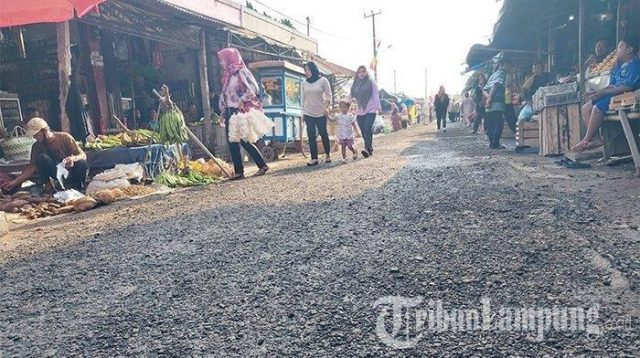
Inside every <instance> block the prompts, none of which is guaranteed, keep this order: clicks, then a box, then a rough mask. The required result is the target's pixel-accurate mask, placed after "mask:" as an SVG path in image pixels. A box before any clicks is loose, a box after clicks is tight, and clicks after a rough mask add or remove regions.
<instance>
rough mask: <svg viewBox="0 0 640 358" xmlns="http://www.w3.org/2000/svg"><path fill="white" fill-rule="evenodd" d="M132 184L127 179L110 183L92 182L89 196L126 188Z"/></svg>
mask: <svg viewBox="0 0 640 358" xmlns="http://www.w3.org/2000/svg"><path fill="white" fill-rule="evenodd" d="M128 186H131V183H129V181H128V180H127V179H126V178H120V179H114V180H110V181H101V180H95V179H94V180H92V181H91V183H89V185H88V186H87V194H92V193H95V192H97V191H100V190H103V189H113V188H126V187H128Z"/></svg>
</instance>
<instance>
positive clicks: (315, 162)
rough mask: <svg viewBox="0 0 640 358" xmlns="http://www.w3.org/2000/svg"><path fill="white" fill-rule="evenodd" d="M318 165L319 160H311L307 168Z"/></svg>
mask: <svg viewBox="0 0 640 358" xmlns="http://www.w3.org/2000/svg"><path fill="white" fill-rule="evenodd" d="M316 165H318V159H311V160H310V161H309V162H308V163H307V166H310V167H313V166H316Z"/></svg>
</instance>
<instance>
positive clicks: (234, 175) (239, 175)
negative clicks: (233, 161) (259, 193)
mask: <svg viewBox="0 0 640 358" xmlns="http://www.w3.org/2000/svg"><path fill="white" fill-rule="evenodd" d="M242 179H244V174H233V175H232V176H231V177H229V180H242Z"/></svg>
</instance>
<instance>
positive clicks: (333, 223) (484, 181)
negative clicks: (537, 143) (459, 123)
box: [0, 127, 640, 357]
mask: <svg viewBox="0 0 640 358" xmlns="http://www.w3.org/2000/svg"><path fill="white" fill-rule="evenodd" d="M467 133H468V131H467V130H465V129H462V128H455V127H454V128H450V129H449V132H447V133H435V132H434V130H433V129H425V128H424V127H413V128H410V129H409V130H406V131H402V132H400V133H394V134H391V135H387V136H384V137H380V138H376V148H377V151H376V153H375V155H374V156H373V157H372V158H370V159H366V160H362V159H361V160H358V161H356V162H355V163H351V162H350V163H348V164H347V165H340V164H338V163H337V161H334V163H332V164H331V165H321V166H319V167H317V168H307V167H305V166H304V165H303V161H302V159H301V158H298V159H288V160H285V161H280V162H279V163H277V164H275V165H274V166H273V170H272V171H271V172H270V173H269V175H267V176H265V177H263V178H250V179H247V180H245V181H241V182H233V183H223V184H220V185H213V186H209V187H205V188H199V189H193V190H186V191H179V192H176V193H173V194H170V195H168V196H158V197H151V198H147V199H143V200H138V201H128V202H121V203H117V204H115V205H112V206H109V207H105V208H101V209H97V210H94V211H92V212H88V213H84V214H78V215H70V216H66V217H64V218H58V219H55V220H49V221H40V222H37V223H35V224H30V225H26V226H22V227H19V228H16V229H15V230H14V231H13V232H11V233H10V234H8V235H5V237H3V238H1V239H0V316H1V317H2V319H1V320H0V352H1V353H0V356H3V357H12V356H61V357H63V356H76V355H83V356H90V357H100V356H103V357H113V356H123V355H126V356H130V355H134V356H175V357H186V356H203V355H210V356H214V357H221V356H237V357H248V356H296V357H302V356H310V357H319V356H340V357H345V356H347V357H348V356H383V355H389V356H395V355H398V356H405V355H409V356H470V355H476V356H496V355H516V356H566V355H580V356H635V355H637V354H638V353H639V351H640V323H639V321H638V317H639V316H638V314H639V311H640V308H639V303H638V302H640V299H639V297H640V232H639V231H638V225H639V224H640V219H639V217H638V214H637V208H638V205H637V203H638V202H639V199H640V189H639V188H640V185H639V184H638V179H634V178H632V176H631V169H630V168H628V167H622V168H615V169H610V168H602V167H595V168H594V169H590V170H586V171H570V170H567V169H560V168H557V167H556V166H555V164H554V163H553V159H549V158H540V157H538V156H536V155H528V156H524V155H519V154H516V153H514V152H513V151H490V150H488V149H487V148H486V144H485V143H484V142H483V141H482V138H481V137H480V136H472V135H469V134H467ZM390 296H396V300H395V301H394V300H393V299H391V298H390ZM398 297H403V298H406V299H418V298H422V299H423V301H422V302H420V303H419V304H417V307H408V308H407V307H405V308H404V309H402V310H398V312H399V313H401V315H395V316H394V315H393V314H394V312H393V310H388V308H389V307H392V306H393V305H394V303H395V305H396V308H397V307H398V305H399V304H400V303H401V300H399V298H398ZM399 302H400V303H399ZM406 302H408V301H405V303H406ZM439 302H440V303H439ZM483 303H484V306H483ZM376 304H377V305H376ZM439 304H441V305H442V306H443V309H444V312H445V313H447V314H450V313H452V312H451V311H452V310H454V309H457V310H458V311H459V312H462V311H463V310H467V311H469V312H471V311H473V310H474V309H475V310H476V312H477V313H479V314H480V318H479V319H476V320H475V321H474V320H470V321H469V320H468V319H466V318H465V320H464V322H467V321H469V326H467V325H466V323H465V325H464V326H463V325H462V324H459V325H456V323H455V322H456V321H455V320H454V321H448V324H447V322H445V323H443V320H442V317H440V320H439V321H438V320H437V319H436V321H437V322H436V321H433V320H431V321H430V319H431V318H433V317H434V316H433V313H434V312H436V311H438V310H437V306H438V305H439ZM489 305H490V308H489ZM500 308H513V310H507V311H505V310H504V309H503V310H502V311H500ZM519 308H522V309H529V308H530V309H531V310H532V311H531V312H530V313H532V315H534V316H535V319H533V318H532V321H530V322H528V323H527V325H519V326H517V327H516V324H515V322H511V321H509V322H507V321H506V319H502V318H501V317H507V316H508V314H507V313H508V312H521V310H519ZM554 308H556V309H560V311H559V312H561V311H562V309H568V308H573V311H570V312H571V313H574V314H576V315H578V314H579V315H580V318H581V319H580V321H579V322H578V321H576V322H574V326H573V328H572V327H571V325H570V324H567V322H565V324H564V326H563V325H562V322H561V321H554V320H552V319H549V320H546V321H545V318H544V317H547V316H545V314H546V313H549V312H553V309H554ZM483 309H490V311H489V313H490V317H492V319H491V320H490V319H489V318H488V317H484V316H485V315H484V313H485V312H484V311H483ZM545 309H546V311H545ZM547 311H548V312H547ZM416 312H422V315H421V314H420V313H419V314H417V315H416ZM465 312H466V311H465ZM505 312H507V313H505ZM565 312H567V310H565ZM396 313H397V312H396ZM425 313H426V315H425ZM440 313H441V314H442V311H440ZM436 316H437V314H436ZM538 316H539V317H538ZM560 316H561V314H560ZM394 317H395V319H396V320H394ZM407 317H408V318H409V319H408V320H407ZM416 317H417V319H418V320H417V321H416ZM465 317H467V318H468V317H472V318H473V317H474V316H473V315H472V314H471V313H469V315H467V316H465ZM518 317H519V318H522V315H521V316H518ZM527 317H528V316H527ZM554 317H555V316H554ZM576 317H577V316H576ZM436 318H437V317H436ZM540 319H542V320H540ZM583 319H584V321H583ZM416 322H417V323H416ZM422 322H424V324H421V323H422ZM460 322H462V320H461V321H460ZM474 322H475V324H474ZM507 323H508V324H507ZM538 323H540V324H538ZM478 324H479V325H478ZM523 326H524V328H523ZM400 348H403V349H400Z"/></svg>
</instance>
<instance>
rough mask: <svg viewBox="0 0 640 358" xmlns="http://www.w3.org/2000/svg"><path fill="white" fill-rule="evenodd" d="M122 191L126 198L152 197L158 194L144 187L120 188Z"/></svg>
mask: <svg viewBox="0 0 640 358" xmlns="http://www.w3.org/2000/svg"><path fill="white" fill-rule="evenodd" d="M120 191H121V192H122V193H123V195H124V196H125V197H128V198H135V197H137V196H145V195H151V194H153V193H155V192H156V191H155V190H154V189H152V188H150V187H148V186H144V185H131V186H129V187H126V188H120Z"/></svg>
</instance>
